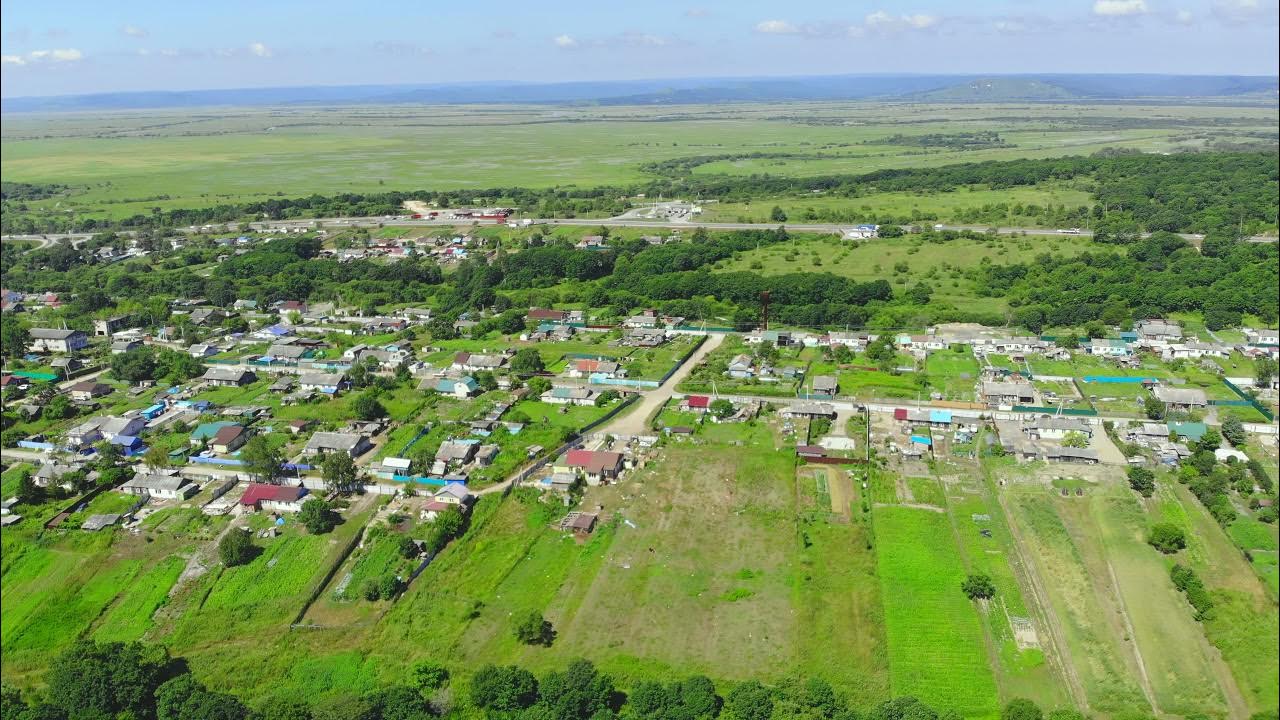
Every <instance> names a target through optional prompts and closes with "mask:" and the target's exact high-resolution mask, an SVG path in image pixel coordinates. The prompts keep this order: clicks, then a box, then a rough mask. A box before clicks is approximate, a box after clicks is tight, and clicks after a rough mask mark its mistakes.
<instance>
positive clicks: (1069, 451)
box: [1044, 446, 1098, 465]
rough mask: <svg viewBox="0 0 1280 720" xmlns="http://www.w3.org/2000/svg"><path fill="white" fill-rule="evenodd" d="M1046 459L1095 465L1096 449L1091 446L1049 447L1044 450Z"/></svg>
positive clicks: (1096, 460)
mask: <svg viewBox="0 0 1280 720" xmlns="http://www.w3.org/2000/svg"><path fill="white" fill-rule="evenodd" d="M1044 456H1045V459H1046V460H1050V461H1053V462H1065V463H1078V464H1081V465H1097V464H1098V451H1097V450H1094V449H1093V448H1074V447H1065V446H1063V447H1050V448H1046V449H1045V450H1044Z"/></svg>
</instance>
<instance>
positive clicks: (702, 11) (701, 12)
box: [684, 8, 711, 18]
mask: <svg viewBox="0 0 1280 720" xmlns="http://www.w3.org/2000/svg"><path fill="white" fill-rule="evenodd" d="M684 16H685V17H687V18H704V17H710V16H711V11H710V10H708V9H706V8H689V9H688V10H685V11H684Z"/></svg>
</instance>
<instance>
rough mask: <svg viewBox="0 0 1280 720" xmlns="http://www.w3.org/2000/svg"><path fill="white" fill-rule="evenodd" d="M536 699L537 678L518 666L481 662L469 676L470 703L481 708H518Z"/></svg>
mask: <svg viewBox="0 0 1280 720" xmlns="http://www.w3.org/2000/svg"><path fill="white" fill-rule="evenodd" d="M537 699H538V681H537V679H535V678H534V677H533V673H531V672H529V671H528V670H525V669H524V668H522V667H519V666H516V665H508V666H506V667H498V666H497V665H492V664H490V665H484V666H482V667H481V668H480V669H479V670H477V671H476V673H475V675H472V676H471V703H472V704H473V705H475V706H476V707H478V708H480V709H481V710H493V711H497V712H505V711H511V710H520V709H523V708H527V707H529V706H530V705H532V704H533V703H534V701H535V700H537Z"/></svg>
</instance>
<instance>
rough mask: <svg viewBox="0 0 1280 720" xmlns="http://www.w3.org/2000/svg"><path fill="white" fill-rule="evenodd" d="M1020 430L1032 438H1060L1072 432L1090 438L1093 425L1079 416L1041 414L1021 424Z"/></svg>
mask: <svg viewBox="0 0 1280 720" xmlns="http://www.w3.org/2000/svg"><path fill="white" fill-rule="evenodd" d="M1022 432H1023V433H1024V434H1026V436H1027V437H1029V438H1031V439H1032V440H1062V439H1063V438H1065V437H1066V436H1067V434H1068V433H1073V432H1074V433H1080V434H1081V435H1084V436H1085V437H1086V438H1092V437H1093V426H1092V425H1090V424H1089V423H1087V422H1085V421H1084V420H1081V419H1079V418H1073V417H1061V416H1057V415H1048V416H1043V415H1042V416H1040V417H1037V418H1035V419H1033V420H1032V421H1031V422H1029V423H1027V424H1026V425H1023V426H1022Z"/></svg>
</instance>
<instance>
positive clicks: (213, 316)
mask: <svg viewBox="0 0 1280 720" xmlns="http://www.w3.org/2000/svg"><path fill="white" fill-rule="evenodd" d="M226 319H227V313H225V312H224V311H222V310H218V309H216V308H196V309H195V310H192V311H191V313H190V314H189V315H187V320H189V321H190V322H191V324H192V325H195V326H196V327H205V326H207V325H219V324H221V323H222V321H223V320H226Z"/></svg>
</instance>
